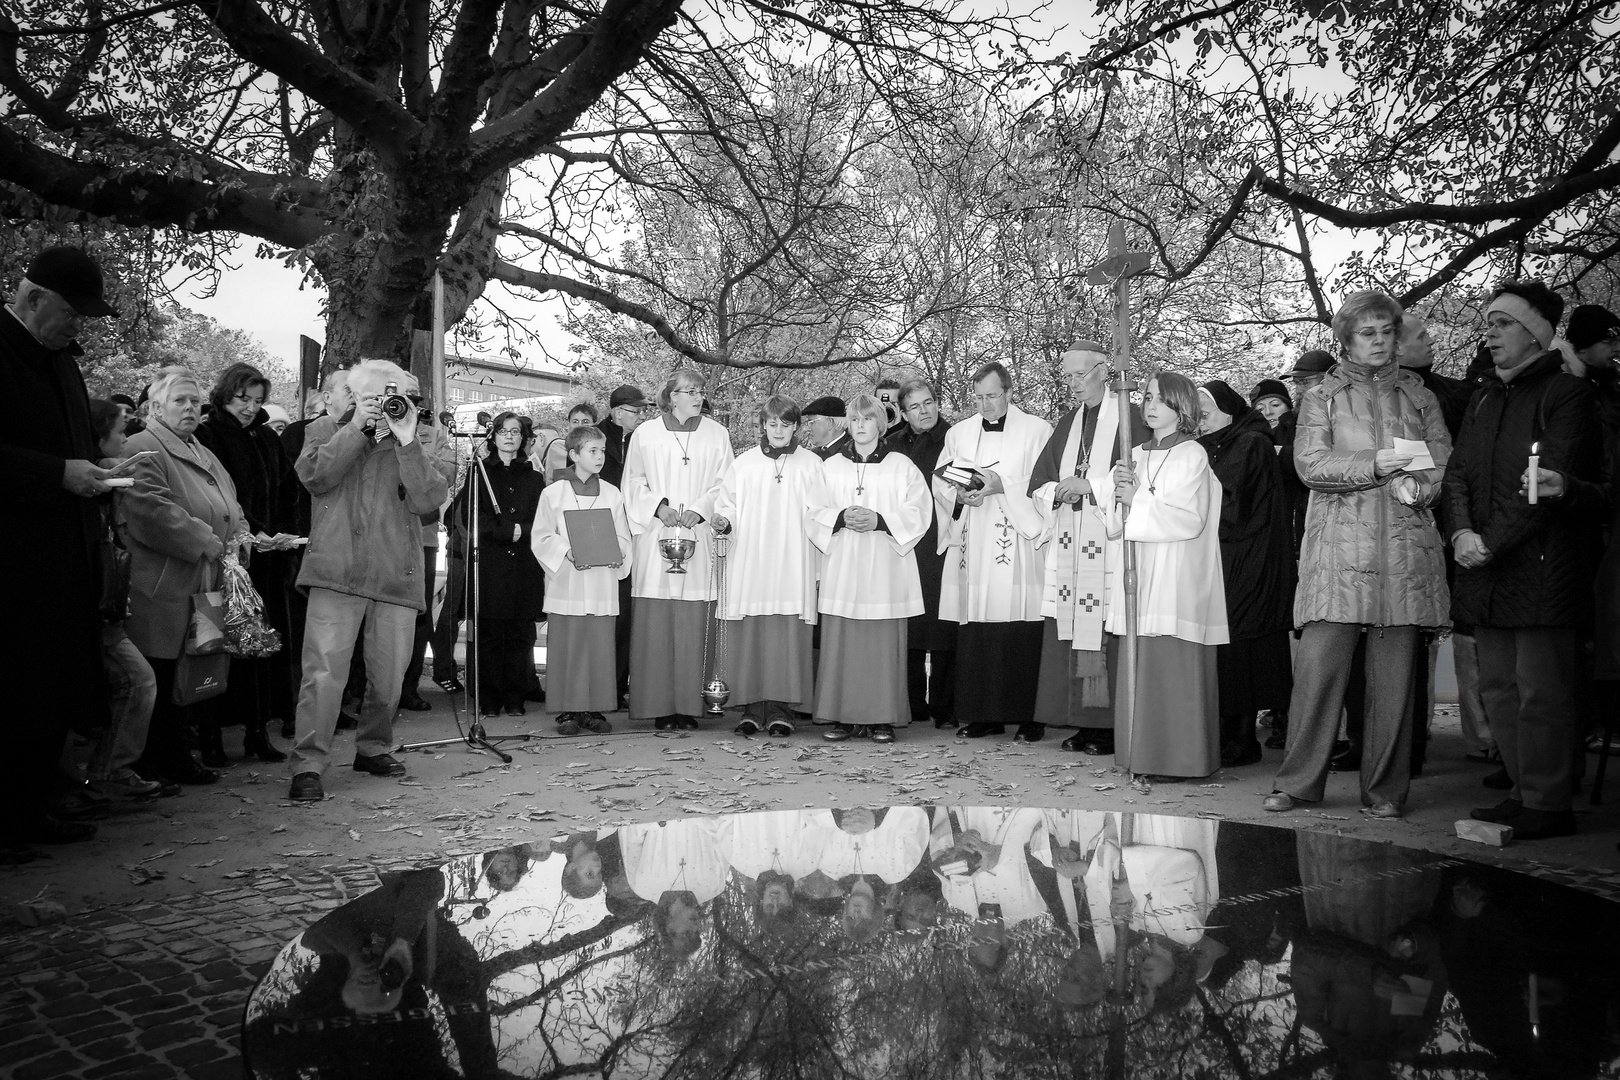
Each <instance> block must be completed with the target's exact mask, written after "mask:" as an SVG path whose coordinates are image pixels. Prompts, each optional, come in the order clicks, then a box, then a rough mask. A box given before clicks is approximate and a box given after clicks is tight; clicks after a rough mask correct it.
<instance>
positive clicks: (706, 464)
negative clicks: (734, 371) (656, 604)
mask: <svg viewBox="0 0 1620 1080" xmlns="http://www.w3.org/2000/svg"><path fill="white" fill-rule="evenodd" d="M732 465H733V458H732V453H731V437H730V436H729V435H728V434H727V433H726V429H725V428H724V427H722V426H721V425H720V424H718V423H716V422H715V421H713V420H710V419H709V418H708V417H706V416H705V417H701V418H699V421H698V426H697V428H696V429H695V430H692V431H671V430H669V429H668V428H667V427H665V426H664V420H663V417H658V418H656V419H653V420H648V421H647V422H646V423H644V424H641V425H639V426H638V427H637V428H636V430H635V434H633V435H631V436H630V447H629V449H628V450H626V451H625V455H624V509H625V516H626V517H628V518H629V519H630V534H631V536H633V537H634V538H635V542H636V552H635V564H634V566H633V568H632V571H631V573H632V577H631V585H630V594H631V595H632V596H644V597H650V598H652V599H656V600H713V599H714V598H715V580H714V573H713V558H714V532H713V530H712V528H711V527H710V525H709V520H708V519H709V518H711V517H713V516H714V503H715V499H716V497H717V496H718V495H719V494H720V485H721V484H722V483H723V482H724V481H725V479H726V477H727V474H729V473H730V472H731V469H732ZM666 502H667V503H668V504H669V505H670V506H671V507H672V508H674V509H676V510H680V509H683V508H684V509H687V510H692V511H695V512H696V513H697V514H698V515H699V516H700V517H702V518H703V521H702V522H701V523H700V524H699V525H698V526H697V528H695V529H692V530H691V531H690V532H687V531H685V530H673V529H666V528H665V527H664V525H663V524H662V523H661V522H660V521H659V520H658V517H657V514H658V507H659V506H660V505H662V504H663V503H666ZM666 535H669V536H677V535H678V536H683V537H691V538H692V539H694V540H696V541H697V550H696V551H695V552H693V554H692V557H691V558H690V559H688V560H687V561H686V564H685V567H684V569H685V571H686V572H685V573H684V574H671V573H669V572H667V570H666V569H665V567H666V566H668V563H667V562H666V561H665V559H664V557H663V556H662V555H660V554H659V553H658V541H659V539H660V538H661V537H663V536H666Z"/></svg>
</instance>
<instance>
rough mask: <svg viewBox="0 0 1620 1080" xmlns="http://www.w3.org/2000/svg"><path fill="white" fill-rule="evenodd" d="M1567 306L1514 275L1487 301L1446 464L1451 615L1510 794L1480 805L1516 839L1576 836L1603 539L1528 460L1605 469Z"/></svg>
mask: <svg viewBox="0 0 1620 1080" xmlns="http://www.w3.org/2000/svg"><path fill="white" fill-rule="evenodd" d="M1563 306H1564V305H1563V301H1562V300H1560V299H1559V298H1558V296H1557V295H1556V294H1554V293H1553V292H1552V291H1551V290H1549V289H1548V288H1547V287H1546V286H1545V285H1542V284H1541V283H1540V282H1524V283H1510V284H1508V285H1505V286H1503V287H1502V288H1501V289H1498V290H1497V292H1496V294H1495V295H1494V296H1492V298H1491V301H1490V303H1489V304H1488V305H1487V306H1486V310H1485V319H1486V324H1487V329H1486V337H1485V343H1486V345H1487V347H1488V348H1489V349H1490V352H1491V359H1492V360H1493V362H1494V370H1493V372H1492V373H1491V374H1490V375H1488V376H1487V377H1486V378H1485V380H1484V385H1483V386H1481V388H1480V389H1479V391H1478V392H1477V393H1476V394H1475V395H1474V400H1473V402H1472V403H1471V404H1470V405H1469V407H1468V411H1467V414H1466V415H1465V416H1464V418H1463V423H1462V431H1461V434H1460V435H1459V437H1458V440H1457V448H1456V451H1455V452H1454V453H1453V454H1452V457H1451V462H1450V464H1449V466H1448V467H1447V470H1446V491H1447V497H1448V499H1449V500H1450V517H1449V523H1450V528H1451V530H1452V536H1451V538H1452V545H1453V547H1454V548H1455V549H1456V559H1457V565H1458V566H1459V568H1460V569H1459V570H1458V572H1457V580H1456V585H1455V586H1454V587H1453V591H1452V615H1453V618H1454V619H1456V620H1458V621H1461V622H1466V623H1469V624H1471V625H1472V626H1473V627H1474V635H1475V640H1476V641H1477V642H1478V645H1479V671H1480V687H1479V688H1480V696H1481V697H1482V698H1483V699H1484V703H1485V712H1486V716H1487V718H1488V720H1489V723H1490V728H1491V733H1492V734H1493V735H1494V736H1495V738H1496V745H1497V749H1498V750H1500V751H1501V754H1502V764H1503V766H1505V767H1506V769H1507V771H1508V776H1509V778H1510V779H1511V780H1512V783H1513V788H1512V792H1511V794H1510V795H1509V797H1508V798H1507V799H1505V800H1503V801H1502V802H1501V803H1500V804H1498V805H1496V806H1493V807H1486V808H1482V809H1479V810H1475V811H1474V816H1475V817H1476V818H1479V819H1481V820H1484V821H1499V822H1505V823H1506V824H1509V825H1511V826H1513V832H1514V837H1515V839H1523V840H1534V839H1540V838H1542V837H1548V836H1567V835H1569V834H1570V833H1573V832H1574V831H1575V817H1574V814H1573V813H1572V812H1571V810H1570V794H1571V770H1572V767H1573V760H1572V758H1573V755H1572V754H1571V745H1572V740H1573V738H1574V731H1575V726H1576V723H1577V715H1578V712H1579V710H1578V706H1577V697H1576V695H1577V684H1578V682H1579V681H1580V679H1581V655H1582V647H1581V635H1582V634H1583V633H1584V632H1585V630H1586V629H1587V628H1588V627H1590V625H1591V621H1592V580H1593V574H1594V566H1593V559H1592V554H1593V550H1592V549H1593V544H1592V536H1591V530H1590V526H1589V525H1588V524H1587V522H1586V521H1585V520H1583V519H1582V517H1581V515H1578V514H1572V513H1568V512H1566V509H1565V508H1564V507H1562V506H1560V505H1559V503H1558V501H1557V500H1551V499H1545V500H1543V499H1538V501H1537V502H1536V503H1535V504H1531V503H1530V502H1529V501H1528V498H1527V495H1526V494H1521V491H1522V490H1523V489H1524V488H1525V486H1526V485H1525V478H1526V474H1527V472H1528V466H1529V459H1530V458H1531V456H1532V455H1536V456H1538V457H1539V461H1540V465H1541V467H1542V468H1546V469H1550V470H1553V471H1556V472H1559V473H1561V474H1563V475H1565V476H1571V477H1574V478H1575V479H1577V480H1591V479H1593V478H1594V477H1595V476H1596V473H1597V454H1598V442H1599V432H1598V419H1597V411H1596V408H1595V406H1594V404H1593V399H1592V389H1591V387H1590V386H1588V385H1587V384H1586V382H1585V381H1584V380H1582V379H1579V378H1576V377H1575V376H1573V375H1570V374H1567V373H1566V372H1565V371H1564V370H1563V357H1562V356H1561V355H1560V354H1559V353H1558V352H1557V351H1556V350H1554V349H1552V348H1551V347H1550V346H1551V344H1552V339H1553V330H1554V327H1556V326H1557V324H1558V316H1559V315H1560V314H1561V313H1562V311H1563Z"/></svg>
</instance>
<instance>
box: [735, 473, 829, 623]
mask: <svg viewBox="0 0 1620 1080" xmlns="http://www.w3.org/2000/svg"><path fill="white" fill-rule="evenodd" d="M826 503H827V487H826V481H825V478H824V476H823V473H822V464H821V459H820V458H819V457H817V456H816V455H815V453H814V451H811V450H806V449H805V448H804V447H802V446H800V447H797V448H795V449H794V451H793V452H792V453H791V454H782V455H779V456H777V457H774V458H773V457H769V456H767V455H766V454H765V452H764V451H763V450H761V449H760V448H759V447H757V446H755V447H752V448H750V449H748V450H745V451H743V452H742V453H741V454H739V455H738V457H737V460H736V463H735V465H734V466H733V468H732V471H731V472H730V474H728V475H727V476H726V477H724V478H723V479H722V482H721V485H720V493H719V495H718V496H717V497H716V499H715V512H716V513H718V514H719V515H720V516H722V517H724V518H726V519H727V520H728V521H730V522H731V554H730V555H729V556H728V557H727V559H726V563H727V567H726V609H725V611H724V613H723V614H722V617H723V618H726V619H733V620H736V619H742V618H745V617H748V616H752V615H797V616H798V617H799V618H800V619H802V620H804V621H805V622H807V623H814V622H815V621H816V579H817V576H818V574H819V572H820V569H821V553H820V552H819V551H817V550H816V546H815V545H814V544H813V543H811V541H810V537H809V534H808V533H807V532H806V530H805V527H804V516H805V514H806V513H811V512H814V511H816V510H818V509H822V508H824V507H825V506H826Z"/></svg>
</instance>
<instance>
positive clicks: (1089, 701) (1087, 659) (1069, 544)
mask: <svg viewBox="0 0 1620 1080" xmlns="http://www.w3.org/2000/svg"><path fill="white" fill-rule="evenodd" d="M1084 436H1085V412H1084V410H1082V411H1080V412H1078V413H1076V414H1075V417H1074V423H1073V424H1071V425H1070V427H1069V437H1068V440H1067V441H1066V442H1065V443H1064V444H1063V457H1062V459H1061V460H1060V461H1059V463H1058V470H1059V475H1060V476H1065V477H1067V476H1075V475H1077V474H1078V466H1080V465H1081V463H1082V458H1081V456H1080V443H1081V440H1082V439H1083V438H1084ZM1118 438H1119V404H1118V401H1117V400H1116V398H1115V397H1114V395H1112V394H1110V395H1108V396H1107V397H1105V398H1103V400H1102V404H1100V405H1099V406H1098V407H1097V426H1096V429H1095V431H1093V433H1092V436H1091V445H1090V448H1089V449H1090V453H1089V455H1088V456H1087V458H1086V459H1084V465H1085V470H1084V472H1085V477H1086V479H1087V480H1088V481H1090V483H1091V490H1092V491H1094V492H1096V491H1102V492H1112V491H1113V483H1112V479H1111V477H1112V474H1113V457H1114V446H1115V443H1116V442H1117V441H1118ZM1096 505H1097V503H1096V499H1095V497H1094V496H1092V495H1087V496H1086V497H1085V498H1084V499H1082V500H1081V501H1080V502H1079V503H1077V504H1073V505H1071V504H1069V503H1064V504H1063V505H1062V506H1059V507H1058V508H1057V515H1056V527H1055V529H1054V530H1053V536H1052V540H1053V543H1052V548H1051V551H1052V557H1053V558H1055V559H1056V560H1057V598H1056V599H1057V632H1058V638H1059V640H1062V641H1072V642H1073V643H1074V646H1073V647H1074V651H1075V652H1076V653H1079V654H1081V655H1078V656H1076V657H1075V672H1074V674H1075V677H1077V678H1083V679H1084V680H1085V685H1084V691H1083V697H1084V702H1085V705H1086V706H1088V707H1090V706H1104V705H1107V704H1108V668H1107V664H1106V663H1105V656H1104V653H1103V651H1102V649H1103V623H1104V621H1105V616H1106V614H1107V612H1106V610H1105V600H1106V598H1107V596H1108V574H1109V573H1110V572H1112V571H1113V570H1114V569H1115V568H1114V567H1110V566H1109V565H1108V558H1107V548H1108V528H1107V526H1106V525H1105V524H1104V523H1103V521H1102V519H1101V517H1100V516H1099V515H1098V514H1097V513H1096V512H1095V509H1094V508H1095V507H1096Z"/></svg>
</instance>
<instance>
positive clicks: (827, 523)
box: [804, 450, 933, 619]
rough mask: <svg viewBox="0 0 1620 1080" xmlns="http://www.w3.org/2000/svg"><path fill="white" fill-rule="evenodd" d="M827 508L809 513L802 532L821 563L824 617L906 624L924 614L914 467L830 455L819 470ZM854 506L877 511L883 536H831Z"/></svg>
mask: <svg viewBox="0 0 1620 1080" xmlns="http://www.w3.org/2000/svg"><path fill="white" fill-rule="evenodd" d="M822 467H823V470H824V473H825V482H826V493H827V494H826V501H825V502H824V503H823V504H822V506H820V507H819V508H808V509H807V512H806V513H805V515H804V527H805V529H806V530H807V531H808V532H809V534H810V539H811V541H812V542H814V544H815V545H816V547H817V548H818V549H820V550H821V551H822V552H823V553H824V554H825V556H826V557H825V558H824V559H823V560H822V565H821V597H820V601H819V606H820V610H821V613H822V614H823V615H836V616H838V617H839V618H842V619H908V618H910V617H911V616H913V615H921V614H922V613H923V595H922V581H921V579H920V578H919V577H918V576H917V556H916V554H915V553H914V551H913V549H914V548H915V547H916V546H917V541H919V540H921V539H922V538H923V534H924V533H926V532H927V531H928V523H929V521H930V515H931V514H932V512H933V507H932V505H931V504H930V501H929V494H928V485H927V484H926V483H924V482H923V475H922V473H920V472H918V471H917V466H915V465H913V464H912V463H911V459H910V458H908V457H906V455H904V454H902V453H900V452H899V451H898V450H890V451H888V452H886V453H883V454H882V457H880V458H877V459H876V460H872V461H865V462H857V461H855V460H854V459H853V458H850V457H846V456H844V455H843V454H834V455H833V456H832V457H830V458H828V459H827V460H826V461H825V462H823V463H822ZM852 506H864V507H866V508H867V509H869V510H876V511H877V512H878V513H879V514H881V515H882V517H883V524H884V526H885V528H886V529H887V531H881V530H878V529H873V530H872V531H871V532H866V533H858V532H853V531H851V530H850V529H847V528H843V529H837V530H836V531H834V529H835V526H836V525H837V523H838V516H839V514H841V513H842V512H843V511H844V510H845V509H847V508H849V507H852Z"/></svg>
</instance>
